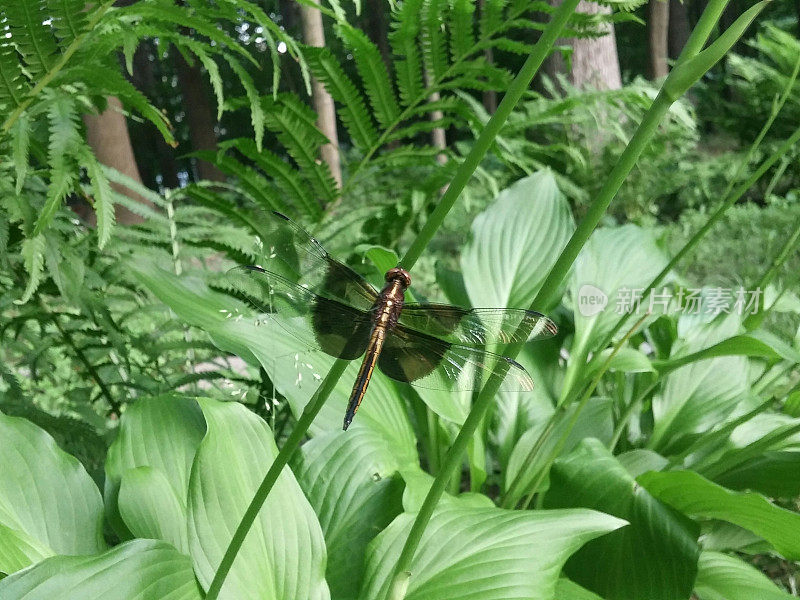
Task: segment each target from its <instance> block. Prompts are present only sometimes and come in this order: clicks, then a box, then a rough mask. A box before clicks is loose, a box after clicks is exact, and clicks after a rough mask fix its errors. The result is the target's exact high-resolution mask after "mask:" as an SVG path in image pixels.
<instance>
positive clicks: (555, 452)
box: [522, 313, 650, 509]
mask: <svg viewBox="0 0 800 600" xmlns="http://www.w3.org/2000/svg"><path fill="white" fill-rule="evenodd" d="M649 316H650V314H649V313H645V314H644V315H642V317H641V318H640V319H639V320H638V321H636V323H634V325H633V327H631V328H630V330H629V331H628V333H626V334H625V335H624V336H623V337H622V339H621V340H620V341H619V342H617V344H616V345H615V346H614V349H613V350H612V351H611V354H609V355H608V358H606V360H605V362H604V363H603V365H602V366H601V367H600V369H599V370H598V371H597V373H595V376H594V377H593V378H592V383H591V384H590V385H589V387H588V388H586V391H585V392H584V393H583V396H582V397H581V400H580V402H579V403H578V406H576V407H575V412H574V413H573V414H572V417H571V418H570V420H569V424H568V425H567V426H566V427H565V428H564V431H563V432H562V433H561V437H560V438H559V439H558V442H556V445H555V446H554V447H553V449H552V450H551V451H550V454H549V455H548V456H547V460H546V461H545V462H544V464H543V465H542V468H541V469H540V470H539V474H538V475H537V476H536V479H535V480H534V482H533V485H532V486H531V489H530V490H529V491H528V495H527V497H526V498H525V501H524V502H523V503H522V508H523V509H527V508H528V507H529V506H530V503H531V500H532V499H533V495H534V494H535V493H536V490H538V489H539V488H540V487H541V485H542V483H543V482H544V478H545V477H547V474H548V473H549V472H550V466H551V465H552V464H553V461H555V460H556V458H558V456H559V454H561V451H562V450H563V449H564V445H565V444H566V443H567V440H568V439H569V434H570V433H572V429H573V428H574V427H575V424H576V423H577V422H578V417H580V415H581V412H583V409H584V408H586V405H587V404H588V403H589V400H590V399H591V397H592V393H593V392H594V390H595V388H596V387H597V384H598V383H600V380H601V379H602V378H603V375H605V372H606V371H607V370H608V368H609V367H610V366H611V361H612V360H614V357H615V356H616V355H617V353H618V352H619V351H620V349H621V348H622V346H624V345H625V343H626V342H627V341H628V340H629V339H630V338H631V336H632V335H633V334H634V333H635V332H636V330H637V329H639V327H641V326H642V323H644V322H645V320H647V317H649ZM562 407H563V405H562ZM562 407H559V408H562ZM563 412H564V411H563V410H561V411H556V413H553V415H554V417H551V419H553V426H554V427H555V418H556V417H555V415H556V414H562V413H563ZM552 429H553V428H550V431H552ZM545 431H547V429H546V430H545ZM538 443H539V441H538V440H537V445H538ZM542 445H544V441H542ZM535 458H536V457H535V456H530V457H529V459H530V460H531V461H533V460H534V459H535ZM523 464H527V463H523Z"/></svg>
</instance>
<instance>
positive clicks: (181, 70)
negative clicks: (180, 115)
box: [174, 49, 225, 181]
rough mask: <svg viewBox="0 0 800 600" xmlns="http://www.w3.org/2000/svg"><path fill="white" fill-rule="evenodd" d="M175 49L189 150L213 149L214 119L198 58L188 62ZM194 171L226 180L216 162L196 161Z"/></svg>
mask: <svg viewBox="0 0 800 600" xmlns="http://www.w3.org/2000/svg"><path fill="white" fill-rule="evenodd" d="M174 52H175V55H174V56H175V58H174V64H175V71H176V73H177V75H178V83H179V84H180V90H181V95H182V96H183V108H184V111H185V113H186V120H187V122H188V124H189V139H190V140H191V143H192V150H195V151H199V150H216V149H217V133H216V131H215V130H214V126H215V124H216V121H217V119H216V115H215V114H214V110H213V107H212V105H211V102H210V101H209V94H208V92H207V91H206V89H205V87H204V86H203V82H204V79H205V78H204V77H203V72H202V70H201V69H200V66H199V65H198V64H197V62H195V63H194V64H189V63H188V62H186V59H185V58H184V57H183V55H182V54H181V53H180V52H179V51H178V50H177V49H175V50H174ZM197 175H198V176H199V178H200V179H208V180H209V181H225V174H224V173H223V172H222V171H220V170H219V169H218V168H217V167H216V165H214V164H212V163H210V162H206V161H204V160H198V161H197Z"/></svg>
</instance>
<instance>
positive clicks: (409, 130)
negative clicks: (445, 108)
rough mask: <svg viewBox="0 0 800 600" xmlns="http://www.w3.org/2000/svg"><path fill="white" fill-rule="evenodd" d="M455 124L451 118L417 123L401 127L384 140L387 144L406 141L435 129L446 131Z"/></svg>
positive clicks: (454, 120)
mask: <svg viewBox="0 0 800 600" xmlns="http://www.w3.org/2000/svg"><path fill="white" fill-rule="evenodd" d="M455 122H457V121H456V119H454V118H453V117H444V118H442V119H436V120H435V121H417V122H416V123H413V124H412V125H409V126H408V127H401V128H399V129H397V130H395V131H394V132H392V134H391V135H389V136H387V138H386V140H387V141H389V142H392V141H399V140H407V139H410V138H413V137H414V136H416V135H418V134H420V133H427V132H430V131H433V130H434V129H436V128H442V129H446V128H447V127H450V125H452V124H453V123H455Z"/></svg>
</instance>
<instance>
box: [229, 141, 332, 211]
mask: <svg viewBox="0 0 800 600" xmlns="http://www.w3.org/2000/svg"><path fill="white" fill-rule="evenodd" d="M235 142H236V143H235V147H236V149H237V150H238V151H239V152H241V153H242V154H243V155H244V156H246V157H247V158H249V159H250V160H252V161H253V162H254V163H255V164H256V166H258V168H259V169H261V170H262V171H263V172H264V173H266V174H267V175H269V176H270V177H271V178H272V179H273V181H274V182H275V184H276V185H277V186H278V187H279V188H280V189H281V190H282V191H283V193H284V194H286V196H287V197H288V198H290V199H292V200H293V201H294V204H295V206H296V208H298V209H299V211H300V212H302V213H303V214H305V215H306V216H307V217H309V218H310V219H311V220H312V221H316V220H318V219H319V217H320V216H322V207H321V206H320V204H319V202H317V200H316V199H315V198H314V196H313V192H312V190H311V189H309V187H308V186H307V185H306V183H305V182H304V181H303V180H302V178H301V177H300V175H299V174H298V173H297V171H295V170H294V169H293V168H292V167H291V166H290V165H289V164H287V163H286V162H285V161H283V160H282V159H281V158H280V157H279V156H277V155H276V154H273V153H272V152H270V151H269V150H267V149H264V150H262V151H261V152H258V149H257V148H256V147H255V144H254V143H253V141H252V140H249V139H239V140H235Z"/></svg>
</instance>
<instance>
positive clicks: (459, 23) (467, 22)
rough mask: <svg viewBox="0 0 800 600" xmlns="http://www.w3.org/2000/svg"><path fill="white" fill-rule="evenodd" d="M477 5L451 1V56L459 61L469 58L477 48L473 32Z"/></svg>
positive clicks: (462, 0) (465, 1)
mask: <svg viewBox="0 0 800 600" xmlns="http://www.w3.org/2000/svg"><path fill="white" fill-rule="evenodd" d="M474 12H475V4H474V3H473V2H472V1H471V0H451V6H450V23H449V27H450V56H451V57H452V60H454V61H455V60H458V59H459V58H460V57H462V56H467V55H468V54H469V53H470V52H472V51H473V49H474V46H475V35H474V34H473V31H472V23H473V13H474Z"/></svg>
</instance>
